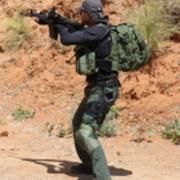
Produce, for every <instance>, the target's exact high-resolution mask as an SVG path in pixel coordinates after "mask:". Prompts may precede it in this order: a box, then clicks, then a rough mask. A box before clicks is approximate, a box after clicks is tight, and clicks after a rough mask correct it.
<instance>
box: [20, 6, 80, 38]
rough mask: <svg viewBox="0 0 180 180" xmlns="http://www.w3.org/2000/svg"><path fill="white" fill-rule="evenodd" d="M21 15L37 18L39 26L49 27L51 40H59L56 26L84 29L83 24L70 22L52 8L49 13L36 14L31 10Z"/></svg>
mask: <svg viewBox="0 0 180 180" xmlns="http://www.w3.org/2000/svg"><path fill="white" fill-rule="evenodd" d="M20 15H23V16H28V17H36V18H37V20H36V22H37V23H38V24H40V25H48V26H49V36H50V38H52V39H54V40H57V39H58V32H57V30H56V28H55V24H61V25H65V26H71V27H73V28H74V29H77V30H78V29H81V28H82V24H80V23H78V22H73V21H71V20H68V19H67V18H65V17H63V16H61V15H60V14H58V13H56V10H55V8H51V9H49V10H47V11H40V12H36V11H34V10H32V9H29V10H26V11H24V12H21V13H20Z"/></svg>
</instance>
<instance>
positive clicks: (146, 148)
mask: <svg viewBox="0 0 180 180" xmlns="http://www.w3.org/2000/svg"><path fill="white" fill-rule="evenodd" d="M135 2H136V1H124V0H114V1H113V3H110V4H107V5H106V6H105V12H106V13H107V14H109V15H110V21H111V23H113V24H117V23H120V22H123V21H124V18H123V15H124V13H123V12H124V11H125V9H126V8H127V7H128V6H133V5H134V3H135ZM79 3H80V1H78V0H77V1H75V0H67V1H61V0H59V1H58V0H57V1H51V0H48V1H46V2H45V3H44V2H42V1H24V2H22V1H21V0H14V1H12V0H10V1H3V0H2V1H0V17H1V20H2V21H1V26H0V154H1V156H0V180H12V179H13V180H41V179H43V180H51V179H52V180H53V179H60V180H64V179H68V180H71V179H72V180H73V179H81V180H86V179H87V180H88V178H89V179H91V177H90V176H87V175H84V174H79V173H77V172H73V171H72V170H71V168H72V167H73V166H75V165H77V164H78V163H79V159H78V158H77V156H76V153H75V150H74V147H73V141H72V138H71V134H68V135H66V136H65V137H64V138H59V137H57V134H58V131H59V128H63V129H65V130H66V131H69V129H71V118H72V116H73V114H74V112H75V110H76V108H77V106H78V103H79V102H80V100H81V98H82V97H83V88H84V87H85V85H86V84H85V81H84V77H83V76H79V75H77V74H76V72H75V67H74V58H73V51H72V49H73V47H63V46H62V45H60V46H59V44H58V45H57V44H56V43H55V42H52V41H51V40H50V39H49V37H48V29H47V28H46V27H39V26H38V25H36V24H35V23H34V22H33V21H32V20H31V19H30V18H27V21H28V23H29V24H30V27H31V28H32V30H33V31H32V33H33V35H32V36H31V38H30V39H28V42H26V43H24V44H23V47H21V48H20V49H18V50H15V51H9V50H8V49H6V47H5V44H4V42H5V41H4V40H5V39H6V38H7V34H8V33H7V29H6V28H5V27H6V25H7V17H8V14H11V13H12V12H13V11H16V10H17V9H19V8H22V7H23V8H36V9H42V8H47V7H51V6H52V5H56V7H58V10H59V11H60V12H62V13H64V14H65V15H67V16H69V17H73V16H75V14H76V12H75V11H73V10H72V9H75V8H77V7H78V6H79ZM62 7H63V8H62ZM179 70H180V43H178V42H173V41H171V42H170V41H168V42H164V43H162V44H161V51H160V56H159V57H158V58H154V59H153V60H152V62H151V63H149V64H147V65H146V66H145V67H144V68H142V69H140V70H139V71H137V72H130V73H120V75H119V79H120V81H121V85H122V86H121V89H120V94H121V95H120V98H119V99H118V101H117V103H116V104H115V107H117V108H119V109H121V111H120V112H119V116H118V117H117V119H116V121H115V122H116V126H117V127H118V134H117V136H116V137H113V138H102V139H101V141H102V144H103V146H104V148H105V151H106V154H107V159H108V161H109V166H110V169H111V173H112V176H113V180H120V179H122V180H126V179H127V180H131V179H132V180H178V179H179V178H180V163H179V162H180V151H179V146H175V145H174V144H172V143H171V142H170V141H166V140H163V139H162V138H161V134H160V132H161V129H162V127H163V126H164V125H165V124H166V123H168V122H171V121H172V120H175V119H179V118H180V74H179V73H180V71H179ZM19 107H21V108H23V109H27V110H29V111H32V112H35V116H33V118H30V119H27V120H25V121H15V120H14V119H13V117H12V112H14V110H15V109H17V108H19ZM52 127H53V128H52ZM149 133H150V134H149Z"/></svg>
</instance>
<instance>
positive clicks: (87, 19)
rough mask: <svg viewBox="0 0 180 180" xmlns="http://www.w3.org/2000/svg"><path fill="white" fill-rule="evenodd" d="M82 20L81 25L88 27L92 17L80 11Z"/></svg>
mask: <svg viewBox="0 0 180 180" xmlns="http://www.w3.org/2000/svg"><path fill="white" fill-rule="evenodd" d="M80 18H81V23H82V24H84V25H88V23H89V21H90V17H89V15H88V13H87V12H85V11H80Z"/></svg>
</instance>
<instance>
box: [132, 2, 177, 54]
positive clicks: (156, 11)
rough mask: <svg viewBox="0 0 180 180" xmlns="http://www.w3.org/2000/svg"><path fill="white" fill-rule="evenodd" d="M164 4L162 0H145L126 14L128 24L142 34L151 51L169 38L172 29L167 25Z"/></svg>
mask: <svg viewBox="0 0 180 180" xmlns="http://www.w3.org/2000/svg"><path fill="white" fill-rule="evenodd" d="M164 3H165V1H163V2H162V0H145V2H144V4H142V5H141V6H140V7H135V8H133V9H130V11H129V13H128V22H130V23H132V24H134V25H135V26H136V28H137V29H138V30H139V31H140V32H141V33H142V35H143V36H144V38H145V40H146V42H147V44H148V46H149V48H150V49H151V50H152V51H154V50H156V49H157V48H158V46H159V43H160V42H161V41H163V40H165V39H167V38H169V37H170V35H171V33H172V29H174V26H172V25H171V24H170V23H169V20H168V17H167V12H166V10H165V6H164Z"/></svg>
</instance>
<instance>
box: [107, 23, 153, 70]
mask: <svg viewBox="0 0 180 180" xmlns="http://www.w3.org/2000/svg"><path fill="white" fill-rule="evenodd" d="M111 36H112V42H113V45H112V50H111V54H110V56H109V59H110V60H111V61H112V70H116V71H117V70H120V71H133V70H136V69H138V68H140V67H142V66H143V65H144V64H146V63H147V62H148V60H149V56H150V52H149V49H148V47H147V46H146V44H145V42H144V40H143V38H142V36H141V35H140V34H139V33H138V32H137V30H136V29H135V28H134V26H133V25H128V24H120V25H118V26H113V27H112V30H111Z"/></svg>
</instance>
